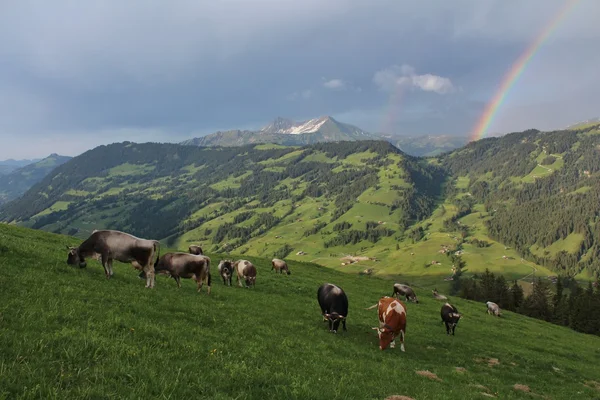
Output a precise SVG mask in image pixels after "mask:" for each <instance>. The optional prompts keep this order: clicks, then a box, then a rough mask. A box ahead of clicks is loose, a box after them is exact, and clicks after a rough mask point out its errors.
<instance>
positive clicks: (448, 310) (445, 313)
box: [440, 303, 462, 336]
mask: <svg viewBox="0 0 600 400" xmlns="http://www.w3.org/2000/svg"><path fill="white" fill-rule="evenodd" d="M440 315H441V317H442V323H443V324H446V334H448V335H449V334H450V330H452V336H454V329H455V328H456V325H457V324H458V321H459V320H460V317H462V314H459V312H458V310H457V309H456V307H454V306H453V305H452V304H450V303H446V304H444V305H443V306H442V309H441V310H440Z"/></svg>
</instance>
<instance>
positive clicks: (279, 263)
mask: <svg viewBox="0 0 600 400" xmlns="http://www.w3.org/2000/svg"><path fill="white" fill-rule="evenodd" d="M273 269H275V273H277V272H279V273H281V274H282V273H283V271H285V272H286V273H287V274H288V275H289V274H291V272H290V269H289V268H288V265H287V263H286V262H285V261H283V260H280V259H278V258H274V259H272V260H271V271H273Z"/></svg>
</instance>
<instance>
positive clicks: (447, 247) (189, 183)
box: [0, 125, 600, 288]
mask: <svg viewBox="0 0 600 400" xmlns="http://www.w3.org/2000/svg"><path fill="white" fill-rule="evenodd" d="M599 146H600V135H598V129H597V125H592V126H591V127H587V128H584V129H574V130H570V131H556V132H539V131H525V132H516V133H512V134H509V135H506V136H504V137H501V138H489V139H485V140H481V141H478V142H473V143H470V144H469V145H467V146H465V147H463V148H461V149H458V150H455V151H452V152H447V153H443V154H441V155H439V156H436V157H429V158H416V157H412V156H409V155H407V154H405V153H403V152H402V151H400V150H398V149H397V148H395V147H393V146H392V145H390V144H389V143H386V142H381V141H353V142H339V143H317V144H314V145H309V146H283V145H278V144H255V145H246V146H242V147H195V146H180V145H172V144H151V143H147V144H136V143H130V142H125V143H120V144H113V145H109V146H101V147H99V148H96V149H93V150H90V151H88V152H86V153H84V154H82V155H81V156H78V157H76V158H74V159H73V160H71V161H70V162H69V163H67V164H65V165H63V166H61V167H59V168H57V169H56V170H55V171H53V172H52V173H51V174H50V175H49V176H47V177H46V178H45V179H44V180H43V181H42V182H40V183H39V184H38V185H36V186H35V187H34V188H32V189H31V190H29V191H28V192H27V193H26V194H25V195H24V196H23V197H22V198H21V199H20V200H19V201H17V202H12V203H10V204H8V205H6V206H5V207H3V208H2V209H1V210H0V218H2V220H4V221H5V222H11V223H17V224H19V225H23V226H28V227H33V228H36V229H43V230H47V231H51V232H57V233H62V234H71V235H75V236H77V237H80V238H85V237H87V235H89V234H90V233H91V231H92V230H94V229H103V228H110V229H120V230H125V231H128V232H132V233H133V234H136V235H138V236H140V237H148V238H155V239H160V240H161V241H163V242H164V243H166V244H168V245H174V246H179V247H182V248H185V247H187V245H189V244H192V243H193V244H200V245H202V246H203V247H204V248H205V249H206V250H208V251H210V252H214V253H232V254H238V255H247V256H254V257H262V258H271V257H274V256H278V257H281V258H283V257H285V258H287V259H291V260H297V261H308V262H316V263H318V264H321V265H324V266H327V267H330V268H333V269H337V270H340V271H344V272H348V273H352V274H357V273H362V272H364V271H365V270H367V271H368V273H372V274H374V275H377V276H382V277H385V276H389V277H401V278H402V279H405V280H407V281H409V282H412V283H413V284H419V285H422V286H423V287H430V288H434V287H440V288H448V286H449V285H450V283H451V277H452V275H453V269H452V268H453V264H455V259H454V258H452V257H449V255H451V254H454V255H456V254H459V255H460V259H461V260H462V261H464V262H466V267H465V268H464V271H463V272H464V273H465V274H467V275H471V274H474V273H481V272H483V271H485V270H486V269H489V270H490V271H492V272H494V273H500V274H503V275H504V276H505V277H506V278H507V279H509V280H513V279H518V280H520V283H521V284H523V285H524V286H525V287H526V288H527V286H528V283H529V282H531V280H532V279H533V278H534V277H548V276H552V275H559V274H566V275H567V276H571V277H574V278H576V279H579V280H588V279H593V278H594V277H595V276H597V273H598V271H600V268H599V267H598V266H599V262H600V261H599V260H600V257H599V254H600V252H599V248H600V246H599V243H597V241H596V240H594V232H597V229H598V224H597V223H596V220H597V218H598V215H599V212H600V210H599V209H598V207H599V206H598V204H597V203H595V202H593V201H592V199H593V198H594V196H597V191H598V190H599V185H598V182H599V174H598V173H599V172H600V166H599V165H598V163H597V161H596V160H597V158H594V157H597V153H598V152H599V151H600V150H599V149H600V147H599ZM564 204H573V205H572V206H571V205H569V206H567V207H564ZM517 205H518V206H517ZM523 213H525V214H523ZM561 213H562V214H564V215H563V216H560V215H562V214H561ZM550 215H551V217H550ZM529 216H534V218H535V221H528V220H527V218H529ZM545 216H547V217H548V218H549V219H547V220H546V219H545V218H546V217H545ZM561 218H562V219H568V220H569V221H571V222H569V223H565V222H561ZM519 221H521V222H519ZM521 231H526V232H527V235H526V236H522V235H520V232H521ZM457 252H458V253H457ZM353 257H355V258H353Z"/></svg>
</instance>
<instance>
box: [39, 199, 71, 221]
mask: <svg viewBox="0 0 600 400" xmlns="http://www.w3.org/2000/svg"><path fill="white" fill-rule="evenodd" d="M69 204H71V202H70V201H57V202H56V203H54V204H52V205H51V206H50V207H48V208H46V209H45V210H44V211H42V212H40V213H38V214H36V215H35V216H34V217H33V218H36V217H41V216H43V215H48V214H52V213H53V212H55V211H63V210H66V209H67V208H68V207H69Z"/></svg>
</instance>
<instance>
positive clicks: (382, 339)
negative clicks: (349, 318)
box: [373, 324, 394, 350]
mask: <svg viewBox="0 0 600 400" xmlns="http://www.w3.org/2000/svg"><path fill="white" fill-rule="evenodd" d="M373 329H375V330H376V331H377V334H378V335H379V350H385V349H387V347H388V346H389V345H390V343H392V340H394V331H393V329H392V327H391V326H389V325H387V324H385V325H384V326H383V328H373Z"/></svg>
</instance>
